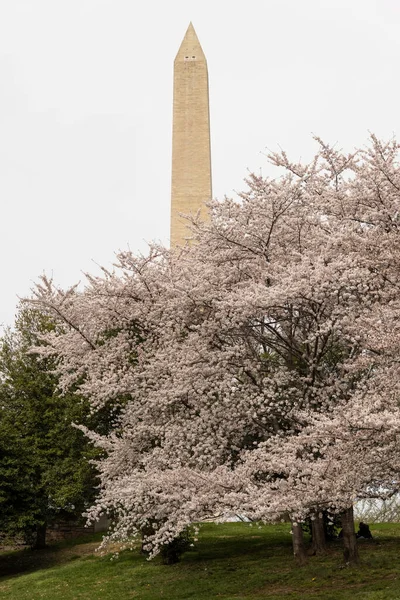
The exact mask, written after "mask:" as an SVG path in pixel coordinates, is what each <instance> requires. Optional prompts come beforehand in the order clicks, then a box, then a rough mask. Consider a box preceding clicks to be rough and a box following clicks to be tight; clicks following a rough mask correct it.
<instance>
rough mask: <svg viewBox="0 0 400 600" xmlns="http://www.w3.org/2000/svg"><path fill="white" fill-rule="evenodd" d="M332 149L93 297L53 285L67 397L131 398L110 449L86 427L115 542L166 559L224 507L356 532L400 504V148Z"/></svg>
mask: <svg viewBox="0 0 400 600" xmlns="http://www.w3.org/2000/svg"><path fill="white" fill-rule="evenodd" d="M317 142H318V144H319V151H318V153H317V154H316V156H315V158H314V159H313V160H312V161H311V163H309V164H294V163H291V162H290V161H289V159H288V157H287V156H286V154H285V153H284V152H282V153H280V154H274V155H272V156H271V157H270V160H271V162H272V163H273V164H274V165H275V166H276V167H278V168H280V169H283V174H282V175H281V176H279V177H277V178H276V179H271V178H266V179H265V178H262V177H258V176H255V175H251V176H250V177H249V179H248V181H247V185H248V189H247V191H246V192H244V193H243V194H241V197H240V199H239V201H234V200H231V199H225V200H224V201H222V202H212V203H211V204H210V211H211V222H210V223H207V224H204V223H201V222H198V221H197V220H196V219H192V220H191V227H192V237H193V241H194V243H192V244H191V245H187V246H185V247H183V248H178V249H176V250H172V251H168V250H166V249H164V248H162V247H158V246H151V247H150V252H149V255H148V256H144V257H142V256H139V257H137V256H133V255H132V254H131V253H130V252H124V253H120V254H119V255H118V264H117V265H116V269H115V271H113V272H107V271H104V272H103V275H102V276H99V277H89V278H88V286H87V288H86V290H85V291H84V292H83V293H81V292H77V291H76V289H75V288H72V289H71V290H67V291H63V290H60V289H57V288H56V287H55V286H54V285H53V283H52V282H51V281H49V280H47V279H46V278H43V279H42V282H41V283H40V285H38V287H37V291H36V296H35V298H34V299H33V300H31V303H32V304H33V305H34V306H39V307H40V308H41V310H42V311H45V312H46V313H47V314H49V315H51V318H52V319H55V320H56V321H57V322H58V323H60V325H61V329H56V330H54V331H51V332H49V334H48V335H47V338H46V340H47V344H48V345H47V346H46V347H44V348H43V352H44V353H45V354H47V355H48V356H50V355H51V354H52V353H53V354H55V355H57V356H58V357H60V362H59V363H58V373H59V376H60V378H61V385H62V387H63V389H64V390H68V389H70V388H71V387H77V388H78V389H79V390H80V393H81V394H82V395H84V396H85V397H88V398H89V400H90V402H91V406H92V408H93V409H94V410H100V409H102V407H104V406H107V405H109V404H110V403H111V404H113V403H114V405H115V404H116V405H118V403H119V402H120V400H119V399H121V398H123V399H124V405H123V406H121V411H120V413H119V414H118V415H116V417H115V420H114V422H113V429H112V431H111V432H109V434H108V435H97V434H95V433H93V432H90V431H89V430H86V433H87V434H88V436H89V437H90V439H92V440H93V441H94V442H95V443H96V444H97V445H98V446H99V447H100V448H103V449H104V450H106V451H107V457H106V458H105V459H104V460H103V461H101V464H100V470H101V494H100V497H99V498H98V500H97V503H96V504H95V505H94V507H93V508H92V511H91V515H92V517H93V518H95V517H96V516H98V515H99V514H100V513H101V512H104V511H107V512H111V513H113V514H114V515H115V529H114V533H112V534H111V536H110V538H111V539H115V538H118V539H121V538H122V539H126V538H127V537H129V535H130V534H132V533H134V532H135V531H137V530H138V529H143V528H145V527H146V524H147V525H148V523H149V522H151V523H156V524H157V526H156V527H155V528H154V532H153V533H152V534H150V535H148V536H147V545H148V548H149V549H150V550H151V551H152V552H153V553H154V552H157V551H158V549H159V548H160V547H161V546H162V545H163V544H165V543H168V542H169V541H171V540H172V539H173V538H174V537H176V535H178V534H179V533H180V532H181V531H183V530H184V529H185V527H186V526H187V525H188V524H190V523H192V522H194V521H197V520H199V519H201V518H203V517H205V516H209V515H213V514H215V513H226V512H229V511H233V512H240V513H241V514H244V515H247V516H249V517H251V518H257V519H261V520H264V521H271V520H275V519H277V518H280V517H284V516H285V515H290V517H291V518H292V520H293V521H294V523H296V521H298V520H304V519H305V518H306V517H307V516H309V515H315V514H319V512H320V511H322V510H324V511H325V510H330V511H333V512H342V511H347V512H345V515H346V519H349V518H350V516H349V515H350V512H349V511H350V507H351V506H352V503H353V501H354V500H355V498H357V497H362V496H371V495H373V494H375V495H380V496H382V495H385V494H389V493H394V492H395V491H397V489H398V482H399V464H398V456H399V452H398V450H399V448H398V440H399V439H400V438H399V433H400V432H399V423H400V420H399V416H400V415H399V406H398V393H399V390H398V386H399V383H398V382H399V381H400V379H399V372H398V369H399V367H398V355H399V352H398V351H399V340H400V337H399V322H400V321H399V319H398V316H399V309H400V306H399V302H400V301H399V297H400V296H399V283H398V282H399V281H400V278H399V273H400V252H399V250H400V244H399V239H400V238H399V223H400V221H399V214H400V213H399V209H400V206H399V204H400V170H399V165H398V145H397V143H396V142H395V141H391V142H389V143H383V142H381V141H379V140H377V139H376V138H375V137H374V136H372V137H371V141H370V145H369V147H368V148H366V149H361V150H358V151H356V152H354V153H352V154H351V155H345V154H343V153H342V152H341V151H338V150H336V149H334V148H332V147H330V146H328V145H326V144H324V143H323V142H322V141H321V140H317ZM346 523H347V521H346Z"/></svg>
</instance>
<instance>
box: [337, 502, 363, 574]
mask: <svg viewBox="0 0 400 600" xmlns="http://www.w3.org/2000/svg"><path fill="white" fill-rule="evenodd" d="M341 519H342V534H343V556H344V561H345V562H346V563H349V564H350V565H357V564H358V563H359V561H360V558H359V556H358V548H357V539H356V534H355V531H354V514H353V507H352V506H351V507H350V508H347V509H346V510H345V511H343V513H342V515H341Z"/></svg>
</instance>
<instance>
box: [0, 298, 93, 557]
mask: <svg viewBox="0 0 400 600" xmlns="http://www.w3.org/2000/svg"><path fill="white" fill-rule="evenodd" d="M52 330H54V326H53V324H52V322H51V321H50V320H49V319H48V318H46V317H45V316H43V315H41V314H40V313H38V311H35V310H29V309H27V308H23V309H22V310H21V311H20V312H19V316H18V319H17V321H16V326H15V330H14V331H7V332H6V333H5V335H4V336H3V338H2V339H1V342H0V407H1V412H0V530H1V531H2V532H3V534H4V533H6V534H9V535H16V534H19V535H23V536H24V537H25V539H26V540H27V541H28V542H29V543H31V544H32V545H36V546H38V545H42V544H43V543H44V535H45V528H46V526H47V525H48V524H51V523H52V522H53V521H54V519H56V518H57V517H59V518H60V517H64V518H71V517H74V518H77V517H78V516H79V517H80V516H81V513H82V512H83V510H84V509H85V508H87V507H88V506H89V505H90V504H91V503H92V502H93V499H94V496H95V486H96V479H95V470H94V467H93V466H92V465H91V464H90V462H89V461H90V459H91V458H94V457H95V456H98V451H96V450H94V449H93V447H92V445H91V444H90V443H89V442H88V440H87V439H86V438H85V437H84V436H83V434H82V432H81V431H79V430H78V429H76V428H75V427H73V425H72V423H73V422H77V423H82V421H84V422H87V421H88V414H89V407H88V403H87V402H86V401H84V400H83V399H82V398H81V397H79V396H78V395H77V394H73V393H69V394H66V395H61V394H60V393H59V392H57V391H56V387H57V377H56V375H55V374H54V372H53V370H54V366H55V365H54V360H53V359H52V358H46V357H43V356H40V355H39V354H38V353H37V352H33V351H32V349H33V347H34V346H40V345H42V344H43V343H44V342H42V336H43V334H44V333H46V332H48V331H52ZM92 424H93V423H92Z"/></svg>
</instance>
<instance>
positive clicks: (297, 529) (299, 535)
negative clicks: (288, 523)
mask: <svg viewBox="0 0 400 600" xmlns="http://www.w3.org/2000/svg"><path fill="white" fill-rule="evenodd" d="M292 533H293V555H294V559H295V561H296V563H297V564H298V565H299V566H300V567H301V566H303V565H305V564H306V562H307V553H306V549H305V546H304V539H303V530H302V528H301V525H300V524H299V523H292Z"/></svg>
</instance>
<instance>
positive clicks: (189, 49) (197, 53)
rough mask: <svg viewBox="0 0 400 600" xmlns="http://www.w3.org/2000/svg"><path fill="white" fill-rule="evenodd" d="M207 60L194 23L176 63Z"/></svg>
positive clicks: (184, 39) (179, 51) (190, 27)
mask: <svg viewBox="0 0 400 600" xmlns="http://www.w3.org/2000/svg"><path fill="white" fill-rule="evenodd" d="M191 60H197V61H199V60H204V61H205V60H206V57H205V55H204V52H203V49H202V47H201V45H200V42H199V38H198V37H197V34H196V31H195V29H194V27H193V23H192V21H190V23H189V27H188V28H187V30H186V33H185V37H184V38H183V41H182V43H181V45H180V48H179V50H178V54H177V55H176V58H175V61H191Z"/></svg>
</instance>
